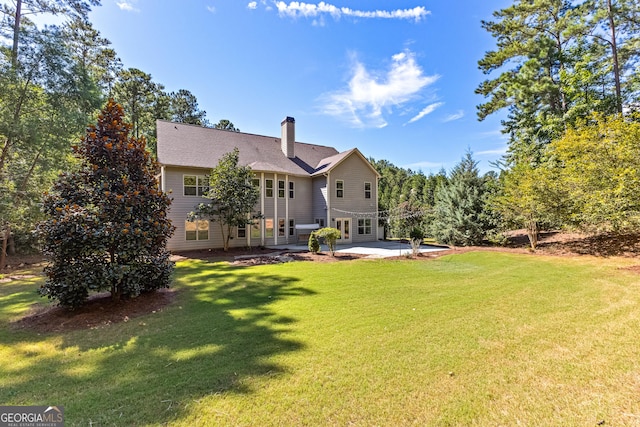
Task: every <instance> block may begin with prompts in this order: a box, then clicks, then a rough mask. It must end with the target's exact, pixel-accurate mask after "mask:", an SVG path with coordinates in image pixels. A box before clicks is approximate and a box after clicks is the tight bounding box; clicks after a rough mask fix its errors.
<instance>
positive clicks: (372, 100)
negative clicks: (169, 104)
mask: <svg viewBox="0 0 640 427" xmlns="http://www.w3.org/2000/svg"><path fill="white" fill-rule="evenodd" d="M509 4H510V1H508V0H487V1H478V0H458V1H455V0H454V1H430V2H425V1H420V0H396V1H375V0H368V1H365V0H330V1H326V2H318V3H316V2H308V3H305V2H289V1H272V0H257V1H242V0H182V1H168V0H162V1H160V0H102V6H100V7H97V8H95V9H94V11H93V12H92V13H91V15H90V19H91V21H92V22H93V24H94V26H95V27H96V28H97V29H98V30H99V31H100V32H101V33H102V35H103V36H104V37H106V38H108V39H109V40H111V42H112V43H113V48H114V49H115V50H116V52H117V53H118V55H119V56H120V58H121V59H122V61H123V63H124V66H125V67H127V68H129V67H134V68H139V69H141V70H142V71H144V72H146V73H149V74H151V75H152V77H153V79H154V81H156V82H158V83H162V84H164V85H165V90H167V91H177V90H178V89H187V90H189V91H191V92H192V93H193V94H194V95H196V97H197V98H198V101H199V105H200V108H202V109H204V110H206V111H207V117H208V118H209V120H211V121H212V122H217V121H218V120H220V119H223V118H224V119H228V120H231V121H232V122H233V123H234V124H235V125H236V127H238V128H240V130H241V131H243V132H248V133H254V134H260V135H270V136H279V135H280V122H281V121H282V119H283V118H284V117H286V116H292V117H294V118H295V119H296V139H297V140H298V141H301V142H308V143H314V144H321V145H330V146H334V147H336V148H337V149H338V150H340V151H342V150H347V149H349V148H352V147H357V148H359V149H360V151H362V153H363V154H364V155H365V156H367V157H369V156H371V157H374V158H375V159H377V160H379V159H386V160H388V161H390V162H391V163H393V164H395V165H397V166H401V167H405V168H411V169H413V170H421V171H423V172H425V173H426V174H429V173H431V172H437V171H438V170H439V169H440V168H445V169H446V170H450V169H451V168H452V167H453V166H454V165H455V164H456V163H457V162H458V161H459V160H460V158H461V157H462V156H463V155H464V154H465V152H466V151H467V150H468V149H470V150H471V151H472V152H473V153H474V158H475V159H476V160H478V161H479V163H480V168H481V170H482V171H487V170H490V169H491V166H490V164H489V163H490V162H491V161H493V160H496V159H499V158H500V157H501V155H502V154H503V153H504V150H505V148H506V139H505V138H504V136H503V135H501V133H500V119H501V117H500V116H496V117H490V118H488V119H486V120H485V121H484V122H478V120H477V118H476V108H475V107H476V105H478V104H480V103H482V102H483V98H482V97H481V96H479V95H475V94H474V89H475V88H476V87H477V86H478V84H479V83H480V82H481V81H482V80H484V79H485V78H486V76H484V75H483V74H482V73H481V72H480V71H479V70H478V68H477V61H478V60H479V59H481V58H482V56H483V55H484V52H485V51H487V50H491V49H493V48H494V46H495V43H494V40H493V39H492V38H491V37H490V35H489V34H488V33H486V32H485V31H484V30H482V28H481V27H480V21H481V20H482V19H490V18H491V13H492V12H493V11H494V10H498V9H501V8H504V7H506V6H508V5H509Z"/></svg>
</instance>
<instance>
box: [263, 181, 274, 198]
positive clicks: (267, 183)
mask: <svg viewBox="0 0 640 427" xmlns="http://www.w3.org/2000/svg"><path fill="white" fill-rule="evenodd" d="M264 188H265V191H266V192H265V197H273V180H272V179H265V180H264Z"/></svg>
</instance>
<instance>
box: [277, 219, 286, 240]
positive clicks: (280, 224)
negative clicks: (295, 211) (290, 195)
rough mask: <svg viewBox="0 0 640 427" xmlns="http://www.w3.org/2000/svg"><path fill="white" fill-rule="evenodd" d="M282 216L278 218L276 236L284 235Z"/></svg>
mask: <svg viewBox="0 0 640 427" xmlns="http://www.w3.org/2000/svg"><path fill="white" fill-rule="evenodd" d="M284 224H285V222H284V218H278V237H284V232H285V226H284Z"/></svg>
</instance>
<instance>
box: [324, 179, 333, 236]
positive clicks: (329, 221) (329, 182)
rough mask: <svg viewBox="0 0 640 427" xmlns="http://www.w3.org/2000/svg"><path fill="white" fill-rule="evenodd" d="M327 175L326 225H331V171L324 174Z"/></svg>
mask: <svg viewBox="0 0 640 427" xmlns="http://www.w3.org/2000/svg"><path fill="white" fill-rule="evenodd" d="M324 176H326V177H327V182H326V186H327V222H326V224H325V227H331V172H327V173H325V174H324Z"/></svg>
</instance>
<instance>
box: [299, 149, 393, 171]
mask: <svg viewBox="0 0 640 427" xmlns="http://www.w3.org/2000/svg"><path fill="white" fill-rule="evenodd" d="M351 155H356V156H358V157H360V159H361V160H362V161H363V162H364V163H365V164H366V165H367V166H369V168H370V169H371V170H372V171H373V173H375V174H376V176H377V177H378V178H380V177H381V175H380V174H379V173H378V171H377V170H376V168H374V167H373V165H372V164H371V163H370V162H369V161H368V160H367V159H366V158H365V157H364V156H363V155H362V153H361V152H360V150H358V149H357V148H352V149H351V150H347V151H343V152H342V153H338V154H336V155H333V156H331V157H327V158H326V159H322V161H321V162H320V163H319V164H318V166H317V167H316V170H315V171H314V172H313V173H312V174H311V176H318V175H321V174H323V173H327V172H329V171H331V169H333V168H335V167H336V166H338V165H339V164H340V163H342V162H343V161H344V160H345V159H346V158H348V157H350V156H351Z"/></svg>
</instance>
